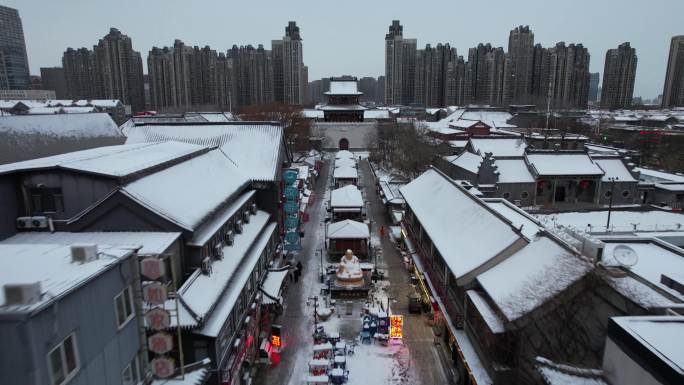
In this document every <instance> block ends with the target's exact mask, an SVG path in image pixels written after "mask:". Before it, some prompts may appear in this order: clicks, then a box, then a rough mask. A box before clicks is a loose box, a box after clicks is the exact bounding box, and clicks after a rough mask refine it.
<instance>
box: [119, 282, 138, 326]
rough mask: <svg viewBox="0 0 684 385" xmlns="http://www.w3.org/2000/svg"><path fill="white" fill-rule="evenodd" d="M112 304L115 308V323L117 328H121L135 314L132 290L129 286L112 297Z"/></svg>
mask: <svg viewBox="0 0 684 385" xmlns="http://www.w3.org/2000/svg"><path fill="white" fill-rule="evenodd" d="M114 304H115V309H116V324H117V325H118V326H119V329H121V328H123V327H124V326H125V325H126V324H127V323H128V321H130V320H132V319H133V317H134V316H135V312H134V311H133V292H132V290H131V287H130V286H128V287H126V288H125V289H123V291H122V292H121V293H119V295H117V296H116V297H115V298H114Z"/></svg>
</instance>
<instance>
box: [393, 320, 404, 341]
mask: <svg viewBox="0 0 684 385" xmlns="http://www.w3.org/2000/svg"><path fill="white" fill-rule="evenodd" d="M403 325H404V316H403V315H391V316H390V332H389V337H390V338H394V339H397V338H402V337H403V332H402V326H403Z"/></svg>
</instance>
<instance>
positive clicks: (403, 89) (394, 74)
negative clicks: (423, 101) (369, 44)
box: [385, 20, 418, 104]
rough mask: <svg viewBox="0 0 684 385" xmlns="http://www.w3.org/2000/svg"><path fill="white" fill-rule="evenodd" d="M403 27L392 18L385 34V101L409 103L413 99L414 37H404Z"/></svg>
mask: <svg viewBox="0 0 684 385" xmlns="http://www.w3.org/2000/svg"><path fill="white" fill-rule="evenodd" d="M403 30H404V27H402V25H401V24H400V23H399V20H393V21H392V25H390V27H389V32H388V33H387V34H386V35H385V103H386V104H411V103H413V102H414V100H415V76H416V46H417V44H418V42H417V40H416V39H405V38H404V34H403Z"/></svg>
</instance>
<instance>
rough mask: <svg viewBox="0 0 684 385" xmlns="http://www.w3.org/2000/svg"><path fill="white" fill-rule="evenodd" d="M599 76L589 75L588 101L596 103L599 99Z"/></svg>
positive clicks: (597, 74) (595, 74)
mask: <svg viewBox="0 0 684 385" xmlns="http://www.w3.org/2000/svg"><path fill="white" fill-rule="evenodd" d="M600 77H601V74H600V73H598V72H592V73H590V74H589V101H590V102H598V100H599V98H598V95H599V80H600Z"/></svg>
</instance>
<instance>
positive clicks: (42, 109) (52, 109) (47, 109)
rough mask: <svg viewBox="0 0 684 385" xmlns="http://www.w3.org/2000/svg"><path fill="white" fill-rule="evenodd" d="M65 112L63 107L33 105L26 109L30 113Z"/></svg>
mask: <svg viewBox="0 0 684 385" xmlns="http://www.w3.org/2000/svg"><path fill="white" fill-rule="evenodd" d="M61 112H63V110H62V108H61V107H31V108H29V110H28V111H26V113H27V114H29V115H49V114H59V113H61Z"/></svg>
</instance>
